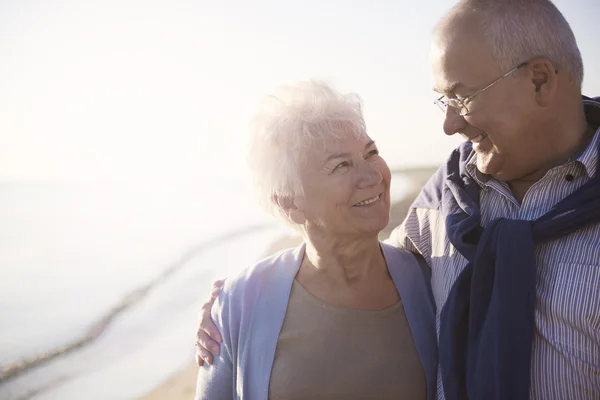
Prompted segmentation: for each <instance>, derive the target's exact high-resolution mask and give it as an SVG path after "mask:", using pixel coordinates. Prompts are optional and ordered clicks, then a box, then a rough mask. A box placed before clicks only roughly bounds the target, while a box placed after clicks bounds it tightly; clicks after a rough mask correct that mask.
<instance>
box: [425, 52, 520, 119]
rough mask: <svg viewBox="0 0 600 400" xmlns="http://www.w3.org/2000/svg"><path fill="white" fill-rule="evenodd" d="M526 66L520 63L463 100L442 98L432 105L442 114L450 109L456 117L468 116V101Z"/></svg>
mask: <svg viewBox="0 0 600 400" xmlns="http://www.w3.org/2000/svg"><path fill="white" fill-rule="evenodd" d="M527 64H528V62H524V63H521V64H519V65H517V66H516V67H514V68H513V69H511V70H510V71H508V72H507V73H505V74H504V75H502V76H501V77H499V78H498V79H496V80H494V81H493V82H492V83H490V84H489V85H487V86H486V87H484V88H483V89H479V90H478V91H476V92H475V93H473V94H472V95H470V96H467V97H465V98H464V99H457V98H447V97H446V96H442V97H440V98H439V99H437V100H434V103H435V104H436V105H437V106H438V107H439V108H440V110H442V111H443V112H446V110H447V109H448V107H450V108H452V109H453V110H455V111H456V113H457V114H458V115H460V116H461V117H464V116H465V115H467V114H469V112H470V111H469V109H468V108H467V104H466V103H468V102H469V101H471V100H473V98H474V97H475V96H477V95H478V94H480V93H482V92H484V91H486V90H487V89H489V88H491V87H492V86H494V85H495V84H496V83H498V82H500V81H501V80H502V79H504V78H506V77H507V76H509V75H510V74H512V73H513V72H515V71H516V70H518V69H521V68H523V67H524V66H526V65H527Z"/></svg>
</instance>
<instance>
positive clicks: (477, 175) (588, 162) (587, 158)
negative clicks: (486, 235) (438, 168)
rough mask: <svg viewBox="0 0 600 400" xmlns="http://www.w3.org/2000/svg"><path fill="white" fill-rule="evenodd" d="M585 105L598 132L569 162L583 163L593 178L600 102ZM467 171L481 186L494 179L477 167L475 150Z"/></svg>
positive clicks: (599, 136)
mask: <svg viewBox="0 0 600 400" xmlns="http://www.w3.org/2000/svg"><path fill="white" fill-rule="evenodd" d="M583 107H584V111H585V116H586V118H587V120H588V122H589V123H590V124H591V125H592V126H594V127H596V133H594V137H593V138H592V140H591V141H590V143H589V144H588V146H587V148H586V149H585V150H584V151H583V152H582V153H581V154H579V155H578V157H577V158H576V159H574V160H569V162H570V161H574V162H577V163H579V164H581V165H582V166H583V167H584V168H585V172H586V174H587V175H588V177H589V178H591V177H593V176H594V175H595V174H596V170H597V168H598V159H599V154H598V144H599V143H600V102H598V101H594V100H591V99H584V100H583ZM466 171H467V173H468V174H469V175H470V176H471V178H473V179H474V180H475V181H476V182H477V183H478V184H479V185H480V186H485V185H486V184H487V183H488V181H489V180H490V179H492V177H491V176H489V175H486V174H484V173H482V172H480V171H479V170H478V169H477V153H475V151H472V152H471V155H470V156H469V158H468V159H467V165H466Z"/></svg>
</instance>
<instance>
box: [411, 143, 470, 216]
mask: <svg viewBox="0 0 600 400" xmlns="http://www.w3.org/2000/svg"><path fill="white" fill-rule="evenodd" d="M472 155H473V147H472V144H471V142H464V143H461V144H460V145H459V146H458V147H456V148H455V149H454V150H453V151H452V152H451V153H450V155H449V156H448V158H447V159H446V161H445V162H444V163H442V165H440V167H439V168H438V169H437V171H436V172H435V173H434V174H433V175H432V176H431V178H429V180H428V181H427V183H425V185H424V186H423V188H422V189H421V191H420V192H419V195H418V196H417V198H416V199H415V201H414V202H413V204H412V206H411V208H412V209H414V208H424V209H432V210H438V209H439V208H440V207H441V203H442V193H443V188H444V185H445V183H446V181H447V179H448V178H449V177H450V176H452V175H455V176H457V177H460V176H462V175H465V174H466V173H467V171H466V168H467V164H468V162H469V159H470V158H471V157H472Z"/></svg>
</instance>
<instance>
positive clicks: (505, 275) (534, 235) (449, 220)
mask: <svg viewBox="0 0 600 400" xmlns="http://www.w3.org/2000/svg"><path fill="white" fill-rule="evenodd" d="M587 100H590V99H587ZM599 105H600V103H599ZM471 152H472V149H471V144H470V143H465V144H463V145H462V146H460V147H459V148H458V149H457V150H455V151H454V153H453V154H452V155H451V157H450V159H449V161H448V163H447V164H446V165H445V166H443V167H442V168H440V170H439V171H438V173H437V174H436V175H435V176H434V177H433V178H432V179H431V180H430V182H429V183H428V184H427V186H426V187H425V188H424V189H423V191H422V193H421V195H420V196H419V198H418V199H417V200H416V201H415V206H417V207H418V206H419V205H420V204H427V205H429V206H431V205H435V207H436V208H437V209H438V210H440V211H441V213H442V215H443V216H444V217H445V219H446V231H447V234H448V237H449V239H450V242H451V243H452V244H453V245H454V247H455V248H456V249H457V250H458V251H459V252H460V253H461V254H462V255H463V256H464V257H465V258H466V259H467V260H468V264H467V266H466V267H465V269H464V270H463V271H462V272H461V273H460V275H459V277H458V279H457V280H456V282H455V283H454V285H453V287H452V289H451V291H450V293H449V296H448V300H447V302H446V304H445V306H444V307H443V309H442V311H441V321H440V322H441V324H440V339H439V345H440V350H439V355H440V366H441V369H442V381H443V384H444V392H445V396H446V400H464V399H471V400H526V399H528V398H529V386H530V362H531V349H532V343H533V335H534V309H535V297H536V290H535V284H536V279H535V278H536V262H535V245H536V244H539V243H543V242H545V241H548V240H552V239H555V238H559V237H562V236H565V235H568V234H570V233H572V232H574V231H576V230H578V229H581V228H583V227H584V226H587V225H589V224H592V223H597V222H600V173H596V174H595V176H594V177H593V178H592V179H591V180H590V181H589V182H588V183H586V184H585V185H584V186H582V187H581V188H580V189H578V190H577V191H576V192H574V193H573V194H571V195H570V196H568V197H567V198H565V199H564V200H562V201H561V202H560V203H558V204H556V205H555V206H554V208H552V209H551V210H550V211H549V212H548V213H546V214H545V215H543V216H542V217H540V218H538V219H536V220H534V221H523V220H509V219H504V218H498V219H496V220H494V221H491V222H490V223H489V224H488V225H487V226H486V227H485V229H483V228H482V227H481V225H480V223H481V214H480V210H479V186H478V184H477V183H476V182H475V181H474V180H473V179H472V178H471V177H470V176H469V174H467V171H466V165H467V160H468V158H469V156H470V154H471Z"/></svg>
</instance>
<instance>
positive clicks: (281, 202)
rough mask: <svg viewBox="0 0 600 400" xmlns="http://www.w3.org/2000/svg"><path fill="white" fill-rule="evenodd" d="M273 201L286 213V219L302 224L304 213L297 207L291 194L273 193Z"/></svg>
mask: <svg viewBox="0 0 600 400" xmlns="http://www.w3.org/2000/svg"><path fill="white" fill-rule="evenodd" d="M273 202H274V203H275V204H277V206H279V208H280V209H281V210H282V211H283V212H284V213H285V215H287V217H288V219H289V220H290V221H292V222H293V223H295V224H298V225H303V224H304V223H305V222H306V217H305V216H304V213H303V212H302V211H300V210H299V209H298V206H297V205H296V203H295V202H294V198H293V197H291V196H280V195H277V194H274V195H273Z"/></svg>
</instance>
